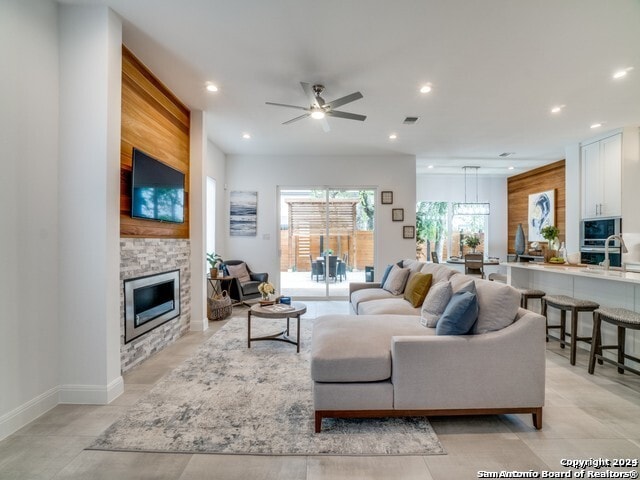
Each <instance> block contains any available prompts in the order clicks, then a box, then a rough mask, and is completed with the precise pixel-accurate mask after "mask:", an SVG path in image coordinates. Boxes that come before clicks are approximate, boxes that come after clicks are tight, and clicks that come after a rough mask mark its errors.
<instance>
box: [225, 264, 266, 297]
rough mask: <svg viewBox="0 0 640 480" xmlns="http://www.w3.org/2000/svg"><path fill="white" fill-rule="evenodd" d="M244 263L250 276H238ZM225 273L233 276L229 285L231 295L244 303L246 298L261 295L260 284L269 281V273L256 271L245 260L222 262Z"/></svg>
mask: <svg viewBox="0 0 640 480" xmlns="http://www.w3.org/2000/svg"><path fill="white" fill-rule="evenodd" d="M242 265H244V267H245V268H246V273H247V274H248V278H246V277H244V276H237V275H238V271H240V272H243V270H242ZM229 267H231V268H229ZM222 268H223V269H224V272H225V275H227V276H230V277H233V280H231V282H230V285H229V290H230V291H229V296H230V297H231V299H232V300H234V301H235V302H237V303H244V304H245V305H246V304H247V303H246V300H251V299H253V298H258V297H260V296H261V294H260V291H259V290H258V285H260V284H261V283H262V282H267V281H269V274H268V273H255V272H252V271H251V269H250V268H249V265H247V264H246V262H244V261H243V260H227V261H225V262H224V263H223V264H222Z"/></svg>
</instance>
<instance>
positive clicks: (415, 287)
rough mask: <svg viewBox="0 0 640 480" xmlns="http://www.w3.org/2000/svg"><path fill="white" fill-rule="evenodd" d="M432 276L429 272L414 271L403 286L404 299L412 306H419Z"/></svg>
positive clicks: (429, 285) (425, 294)
mask: <svg viewBox="0 0 640 480" xmlns="http://www.w3.org/2000/svg"><path fill="white" fill-rule="evenodd" d="M432 280H433V276H432V275H431V274H430V273H414V274H413V276H411V277H410V278H409V280H408V281H407V286H406V287H404V299H405V300H406V301H407V302H409V303H410V304H411V306H412V307H419V306H420V305H422V302H424V299H425V297H426V296H427V292H428V291H429V288H430V287H431V281H432Z"/></svg>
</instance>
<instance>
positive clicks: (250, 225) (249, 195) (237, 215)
mask: <svg viewBox="0 0 640 480" xmlns="http://www.w3.org/2000/svg"><path fill="white" fill-rule="evenodd" d="M257 232H258V192H242V191H232V192H231V194H230V195H229V235H231V236H232V237H255V236H256V235H257Z"/></svg>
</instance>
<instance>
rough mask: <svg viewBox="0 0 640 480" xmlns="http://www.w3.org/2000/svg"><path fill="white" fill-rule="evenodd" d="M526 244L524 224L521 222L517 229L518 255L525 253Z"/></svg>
mask: <svg viewBox="0 0 640 480" xmlns="http://www.w3.org/2000/svg"><path fill="white" fill-rule="evenodd" d="M525 244H526V242H525V239H524V229H523V228H522V224H521V223H519V224H518V228H517V229H516V255H522V254H523V253H524V249H525Z"/></svg>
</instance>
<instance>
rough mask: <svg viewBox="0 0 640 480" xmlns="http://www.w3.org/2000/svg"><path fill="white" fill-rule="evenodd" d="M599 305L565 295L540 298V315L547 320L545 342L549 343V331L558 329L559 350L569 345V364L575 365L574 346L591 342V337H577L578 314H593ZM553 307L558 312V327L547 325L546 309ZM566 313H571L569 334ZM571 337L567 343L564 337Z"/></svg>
mask: <svg viewBox="0 0 640 480" xmlns="http://www.w3.org/2000/svg"><path fill="white" fill-rule="evenodd" d="M599 306H600V305H599V304H598V303H596V302H592V301H590V300H580V299H579V298H573V297H569V296H567V295H545V296H544V297H542V315H543V316H544V317H546V318H547V341H549V329H551V328H559V329H560V348H564V346H565V345H567V344H569V346H570V348H571V352H570V362H571V365H575V364H576V344H577V342H578V340H582V341H585V342H591V337H579V336H578V313H580V312H593V311H594V310H595V309H597V308H598V307H599ZM548 307H553V308H557V309H558V310H560V325H549V318H548V317H547V308H548ZM567 311H569V312H571V333H567ZM567 336H569V337H571V342H567V340H566V337H567Z"/></svg>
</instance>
